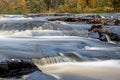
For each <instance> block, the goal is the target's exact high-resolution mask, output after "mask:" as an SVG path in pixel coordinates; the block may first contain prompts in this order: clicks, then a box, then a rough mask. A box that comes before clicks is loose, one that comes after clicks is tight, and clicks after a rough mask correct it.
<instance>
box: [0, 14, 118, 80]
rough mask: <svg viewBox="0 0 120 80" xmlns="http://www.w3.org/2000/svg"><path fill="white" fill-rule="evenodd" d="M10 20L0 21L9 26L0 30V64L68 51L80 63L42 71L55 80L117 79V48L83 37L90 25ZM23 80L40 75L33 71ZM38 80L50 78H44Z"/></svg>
mask: <svg viewBox="0 0 120 80" xmlns="http://www.w3.org/2000/svg"><path fill="white" fill-rule="evenodd" d="M42 19H43V17H42ZM10 20H11V17H9V18H2V19H0V23H1V24H2V23H3V22H2V21H4V22H6V23H7V22H8V24H7V25H9V26H2V27H4V28H2V30H1V31H0V44H1V45H0V61H2V60H5V59H9V58H26V59H31V58H43V57H47V56H58V53H61V52H62V53H65V54H69V53H71V52H72V53H77V54H79V56H80V57H81V59H82V61H83V62H77V63H70V62H69V63H67V62H65V63H57V64H49V65H44V66H42V69H43V70H44V72H45V73H46V74H49V75H52V76H53V77H55V78H57V80H120V77H119V75H120V72H119V70H120V64H119V63H120V61H119V59H120V45H119V44H113V43H106V42H101V41H99V40H95V39H91V38H85V37H87V35H86V33H87V30H88V29H89V28H90V26H91V25H88V24H84V23H65V22H59V21H56V22H47V21H45V22H44V21H41V18H39V19H38V22H36V20H37V18H35V19H33V18H23V17H21V16H20V18H18V17H17V18H12V20H11V21H10ZM44 20H46V19H45V18H44ZM29 21H31V22H30V23H31V25H29V24H28V25H29V26H32V29H28V28H29V27H27V28H25V30H24V29H23V30H22V29H21V28H24V27H25V26H24V24H26V23H29ZM32 21H33V22H32ZM34 21H35V22H34ZM16 22H17V24H15V23H16ZM18 23H19V24H23V25H19V24H18ZM34 23H35V24H34ZM38 23H39V24H38ZM19 28H20V29H19ZM6 29H7V30H6ZM17 29H19V30H17ZM86 59H87V61H86ZM91 60H93V62H91ZM88 61H89V62H88ZM37 65H38V66H39V64H37ZM42 75H44V74H42ZM27 78H28V79H29V80H30V79H31V80H32V78H33V79H34V80H38V79H39V78H41V74H40V73H39V72H35V73H32V74H30V75H28V76H27ZM42 80H54V79H53V78H52V79H51V78H49V77H48V76H47V75H45V76H43V79H42Z"/></svg>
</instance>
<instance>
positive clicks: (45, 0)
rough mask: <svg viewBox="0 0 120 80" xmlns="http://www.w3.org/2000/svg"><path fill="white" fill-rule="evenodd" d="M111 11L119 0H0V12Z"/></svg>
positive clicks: (118, 8) (116, 9)
mask: <svg viewBox="0 0 120 80" xmlns="http://www.w3.org/2000/svg"><path fill="white" fill-rule="evenodd" d="M110 12H111V13H112V12H120V0H0V13H1V14H4V13H9V14H24V13H110Z"/></svg>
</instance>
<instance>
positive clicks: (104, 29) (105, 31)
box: [89, 24, 120, 41]
mask: <svg viewBox="0 0 120 80" xmlns="http://www.w3.org/2000/svg"><path fill="white" fill-rule="evenodd" d="M112 28H113V27H112ZM112 28H111V27H109V26H104V25H101V24H95V25H93V26H92V27H91V28H90V29H89V35H91V34H92V33H98V36H99V37H98V39H99V40H101V41H107V38H106V35H108V36H109V38H110V40H112V41H120V34H119V33H114V32H113V31H112ZM93 36H94V35H93Z"/></svg>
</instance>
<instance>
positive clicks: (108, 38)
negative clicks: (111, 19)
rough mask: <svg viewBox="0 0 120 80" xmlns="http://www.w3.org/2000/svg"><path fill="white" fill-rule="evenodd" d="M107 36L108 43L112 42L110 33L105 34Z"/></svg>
mask: <svg viewBox="0 0 120 80" xmlns="http://www.w3.org/2000/svg"><path fill="white" fill-rule="evenodd" d="M105 37H106V39H107V42H108V43H111V40H110V37H109V35H107V34H105Z"/></svg>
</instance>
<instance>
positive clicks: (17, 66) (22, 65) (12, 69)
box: [0, 59, 40, 78]
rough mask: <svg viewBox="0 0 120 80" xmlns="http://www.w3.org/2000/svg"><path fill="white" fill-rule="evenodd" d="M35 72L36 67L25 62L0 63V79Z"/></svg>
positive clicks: (17, 60) (6, 61)
mask: <svg viewBox="0 0 120 80" xmlns="http://www.w3.org/2000/svg"><path fill="white" fill-rule="evenodd" d="M37 70H39V69H38V68H37V66H36V65H35V64H34V63H33V62H30V61H27V60H21V59H10V60H5V61H2V62H0V77H3V78H4V77H16V76H20V75H25V74H28V73H31V72H34V71H37ZM39 71H40V70H39Z"/></svg>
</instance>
